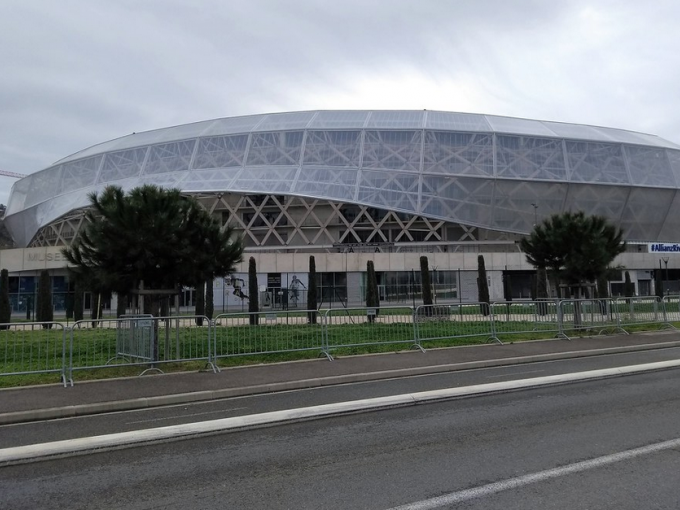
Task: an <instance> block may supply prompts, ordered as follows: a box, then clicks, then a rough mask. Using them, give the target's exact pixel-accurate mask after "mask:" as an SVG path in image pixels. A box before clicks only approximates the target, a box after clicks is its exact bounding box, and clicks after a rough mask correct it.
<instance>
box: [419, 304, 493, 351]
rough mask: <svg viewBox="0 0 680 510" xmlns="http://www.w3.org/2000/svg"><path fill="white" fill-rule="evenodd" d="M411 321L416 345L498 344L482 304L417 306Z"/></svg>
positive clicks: (488, 314) (486, 310)
mask: <svg viewBox="0 0 680 510" xmlns="http://www.w3.org/2000/svg"><path fill="white" fill-rule="evenodd" d="M485 312H486V313H485ZM414 317H415V323H416V337H417V338H418V344H419V345H421V342H423V341H436V340H451V339H454V338H471V337H481V338H484V339H485V340H495V341H498V342H500V340H498V338H496V337H495V336H494V334H493V326H492V318H491V309H490V307H489V305H488V304H486V303H465V304H445V305H420V306H418V307H417V308H416V310H415V315H414Z"/></svg>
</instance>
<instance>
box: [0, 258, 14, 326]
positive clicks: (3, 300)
mask: <svg viewBox="0 0 680 510" xmlns="http://www.w3.org/2000/svg"><path fill="white" fill-rule="evenodd" d="M11 321H12V305H11V304H10V302H9V272H8V271H7V269H3V270H2V271H0V329H8V328H9V323H10V322H11Z"/></svg>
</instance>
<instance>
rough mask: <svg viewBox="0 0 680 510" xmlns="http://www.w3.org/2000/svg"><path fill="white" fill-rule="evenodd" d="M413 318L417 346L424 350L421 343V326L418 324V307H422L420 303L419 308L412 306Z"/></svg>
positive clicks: (414, 337)
mask: <svg viewBox="0 0 680 510" xmlns="http://www.w3.org/2000/svg"><path fill="white" fill-rule="evenodd" d="M410 308H411V319H412V320H413V339H414V341H415V343H416V346H417V347H419V348H420V350H423V346H422V345H421V344H420V326H419V325H418V308H420V305H418V307H417V308H415V307H413V306H411V307H410Z"/></svg>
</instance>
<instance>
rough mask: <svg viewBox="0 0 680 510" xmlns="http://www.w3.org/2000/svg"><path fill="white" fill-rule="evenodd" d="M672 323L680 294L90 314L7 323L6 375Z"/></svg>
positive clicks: (1, 357) (2, 338)
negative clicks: (211, 314)
mask: <svg viewBox="0 0 680 510" xmlns="http://www.w3.org/2000/svg"><path fill="white" fill-rule="evenodd" d="M311 313H316V322H314V323H310V321H309V314H311ZM672 320H680V299H679V298H678V296H669V297H667V298H665V299H663V300H660V299H658V298H656V297H639V298H622V299H591V300H587V299H584V300H574V299H568V300H561V301H523V302H494V303H491V304H490V305H486V304H484V303H464V304H459V303H450V304H435V305H427V306H425V305H421V306H418V307H416V308H413V307H410V306H382V307H378V308H366V307H356V308H335V309H329V310H321V311H307V310H299V311H292V310H289V311H278V312H272V311H265V312H258V313H228V314H220V315H218V316H217V317H216V318H215V320H214V321H211V320H209V319H208V318H207V317H205V316H172V317H160V318H154V317H150V316H137V317H122V318H120V319H100V320H83V321H78V322H76V323H74V324H73V325H72V327H65V326H64V325H63V324H61V323H35V322H27V323H10V324H0V375H17V376H20V375H26V374H41V373H56V374H59V376H60V377H61V380H62V381H63V382H64V384H65V385H66V384H67V382H71V384H72V380H73V373H74V372H77V371H85V370H95V369H97V370H98V369H106V368H111V367H130V366H131V367H140V368H143V369H144V371H146V370H149V369H159V368H158V367H159V366H162V365H163V364H164V363H171V362H187V361H204V362H206V363H207V364H208V365H210V366H211V367H212V369H213V371H218V370H219V369H218V368H217V366H216V362H217V360H218V359H222V358H228V357H234V356H257V355H266V354H273V353H284V352H296V351H314V352H317V353H319V354H320V355H322V354H323V355H325V356H327V357H328V359H333V358H332V355H331V352H332V351H333V350H336V349H345V350H346V351H347V352H349V353H351V352H352V348H355V347H360V346H370V345H374V346H383V347H384V346H391V345H397V344H407V345H410V346H411V347H415V348H418V349H420V350H423V343H424V342H436V341H438V340H455V339H458V338H472V337H482V338H485V339H486V340H495V341H498V342H499V343H500V342H501V339H503V338H506V337H508V336H510V335H513V334H524V335H530V334H537V335H538V334H546V335H547V334H551V335H552V336H558V337H563V338H567V339H568V338H569V336H568V335H570V334H572V332H578V331H584V330H589V331H597V332H603V331H611V330H618V331H621V332H623V333H626V331H625V329H626V328H629V327H634V326H638V325H649V324H661V325H664V326H668V327H673V326H672V325H671V323H670V321H672ZM453 343H455V341H454V342H449V344H453ZM142 373H143V372H142Z"/></svg>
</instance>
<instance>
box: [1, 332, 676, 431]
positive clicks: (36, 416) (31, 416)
mask: <svg viewBox="0 0 680 510" xmlns="http://www.w3.org/2000/svg"><path fill="white" fill-rule="evenodd" d="M673 347H680V341H674V342H660V343H653V344H643V345H633V346H628V347H607V348H603V349H590V350H585V351H568V352H560V353H549V354H538V355H533V356H519V357H513V358H500V359H491V360H480V361H469V362H464V363H450V364H446V365H430V366H425V367H412V368H401V369H394V370H383V371H378V372H364V373H357V374H345V375H338V376H330V377H317V378H313V379H302V380H297V381H286V382H279V383H270V384H261V385H254V386H243V387H238V388H224V389H219V390H206V391H196V392H190V393H177V394H173V395H160V396H155V397H141V398H134V399H127V400H114V401H109V402H96V403H92V404H79V405H72V406H64V407H51V408H45V409H32V410H28V411H15V412H10V413H4V414H0V425H10V424H16V423H26V422H32V421H42V420H53V419H59V418H74V417H78V416H87V415H92V414H102V413H110V412H120V411H132V410H138V409H149V408H154V407H161V406H167V405H176V404H188V403H193V402H206V401H210V400H219V399H225V398H233V397H243V396H248V395H258V394H264V393H275V392H279V391H291V390H302V389H310V388H320V387H323V386H333V385H339V384H350V383H357V382H367V381H379V380H383V379H396V378H399V377H413V376H419V375H428V374H438V373H444V372H455V371H462V370H473V369H480V368H491V367H499V366H506V365H520V364H526V363H536V362H542V361H554V360H561V359H573V358H584V357H590V356H601V355H605V354H618V353H626V352H636V351H648V350H655V349H666V348H673Z"/></svg>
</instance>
